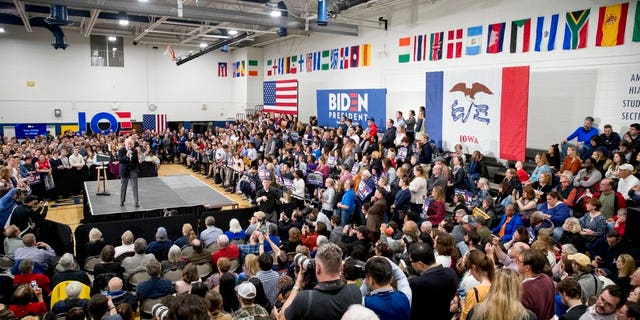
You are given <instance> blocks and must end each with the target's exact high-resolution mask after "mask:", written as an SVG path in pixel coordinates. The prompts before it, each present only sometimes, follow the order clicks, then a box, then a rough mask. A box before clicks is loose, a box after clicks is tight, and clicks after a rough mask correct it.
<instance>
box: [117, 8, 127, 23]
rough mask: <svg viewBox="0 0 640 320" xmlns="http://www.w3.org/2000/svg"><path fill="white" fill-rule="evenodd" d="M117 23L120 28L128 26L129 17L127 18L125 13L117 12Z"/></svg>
mask: <svg viewBox="0 0 640 320" xmlns="http://www.w3.org/2000/svg"><path fill="white" fill-rule="evenodd" d="M118 23H119V24H120V25H121V26H128V25H129V17H128V16H127V13H126V12H124V11H120V12H118Z"/></svg>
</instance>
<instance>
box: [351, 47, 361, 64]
mask: <svg viewBox="0 0 640 320" xmlns="http://www.w3.org/2000/svg"><path fill="white" fill-rule="evenodd" d="M349 56H350V57H351V59H350V60H349V65H350V66H351V68H357V67H360V66H361V65H360V46H352V47H351V49H349Z"/></svg>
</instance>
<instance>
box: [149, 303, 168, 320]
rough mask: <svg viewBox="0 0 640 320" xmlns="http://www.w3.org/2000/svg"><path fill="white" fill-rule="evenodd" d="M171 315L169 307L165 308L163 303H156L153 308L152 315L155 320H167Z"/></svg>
mask: <svg viewBox="0 0 640 320" xmlns="http://www.w3.org/2000/svg"><path fill="white" fill-rule="evenodd" d="M168 313H169V307H167V306H165V305H164V304H162V303H156V304H154V305H153V307H151V315H152V316H153V317H154V318H155V319H159V320H165V319H166V318H167V314H168Z"/></svg>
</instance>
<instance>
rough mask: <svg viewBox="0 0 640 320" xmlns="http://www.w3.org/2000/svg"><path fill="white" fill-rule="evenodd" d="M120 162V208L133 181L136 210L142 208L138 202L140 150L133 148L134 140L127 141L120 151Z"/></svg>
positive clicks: (132, 187)
mask: <svg viewBox="0 0 640 320" xmlns="http://www.w3.org/2000/svg"><path fill="white" fill-rule="evenodd" d="M118 162H120V206H124V201H125V200H126V198H127V185H128V184H129V180H131V189H133V200H134V201H135V203H136V208H137V207H140V202H138V167H139V164H140V162H139V161H138V150H137V149H135V148H134V147H133V140H131V139H126V140H125V141H124V147H122V148H120V150H118Z"/></svg>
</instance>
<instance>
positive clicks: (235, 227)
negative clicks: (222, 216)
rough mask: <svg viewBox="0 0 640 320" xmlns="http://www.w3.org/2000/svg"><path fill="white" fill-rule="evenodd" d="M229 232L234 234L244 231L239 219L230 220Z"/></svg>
mask: <svg viewBox="0 0 640 320" xmlns="http://www.w3.org/2000/svg"><path fill="white" fill-rule="evenodd" d="M229 231H231V232H233V233H238V232H240V231H242V226H240V221H238V219H236V218H233V219H231V220H229Z"/></svg>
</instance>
